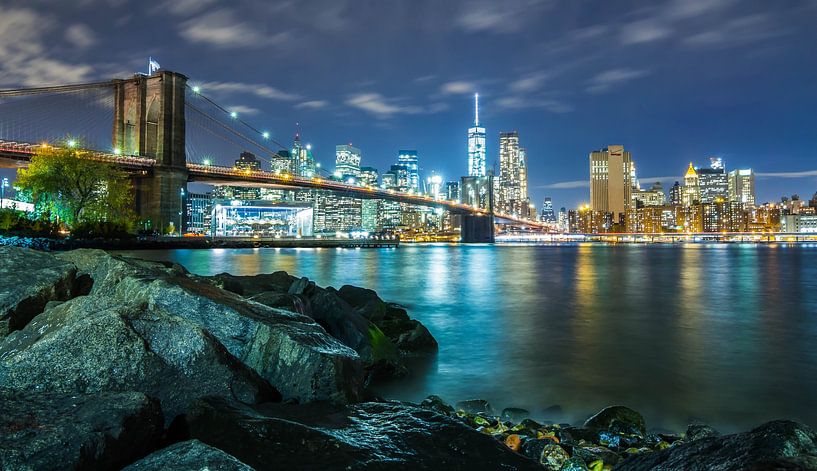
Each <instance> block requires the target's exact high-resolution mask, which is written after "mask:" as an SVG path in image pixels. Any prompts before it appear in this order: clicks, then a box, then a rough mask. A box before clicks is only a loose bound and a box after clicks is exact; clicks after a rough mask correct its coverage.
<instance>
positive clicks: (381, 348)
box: [369, 322, 399, 361]
mask: <svg viewBox="0 0 817 471" xmlns="http://www.w3.org/2000/svg"><path fill="white" fill-rule="evenodd" d="M369 342H370V343H371V344H372V358H374V361H379V360H387V361H396V360H397V359H398V358H399V352H398V351H397V347H396V346H395V345H394V343H392V341H391V340H389V338H388V337H386V334H384V333H383V331H382V330H380V329H379V328H378V327H377V326H376V325H374V324H372V323H371V322H370V323H369Z"/></svg>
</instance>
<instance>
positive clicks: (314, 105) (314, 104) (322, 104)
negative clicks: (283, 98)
mask: <svg viewBox="0 0 817 471" xmlns="http://www.w3.org/2000/svg"><path fill="white" fill-rule="evenodd" d="M327 106H329V102H327V101H324V100H309V101H304V102H301V103H298V104H297V105H295V108H298V109H308V110H319V109H321V108H326V107H327Z"/></svg>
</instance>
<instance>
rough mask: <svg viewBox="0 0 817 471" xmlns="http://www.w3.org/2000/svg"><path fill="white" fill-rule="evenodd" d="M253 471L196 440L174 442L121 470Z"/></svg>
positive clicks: (233, 458) (232, 457)
mask: <svg viewBox="0 0 817 471" xmlns="http://www.w3.org/2000/svg"><path fill="white" fill-rule="evenodd" d="M193 469H197V470H213V471H253V468H251V467H250V466H247V465H246V464H244V463H242V462H241V461H239V460H238V459H237V458H235V457H234V456H230V455H228V454H227V453H224V452H223V451H221V450H219V449H218V448H213V447H211V446H209V445H205V444H204V443H202V442H200V441H198V440H188V441H186V442H180V443H176V444H175V445H171V446H169V447H167V448H164V449H162V450H159V451H157V452H155V453H153V454H151V455H148V456H146V457H145V458H142V459H141V460H139V461H137V462H136V463H133V464H132V465H130V466H128V467H126V468H124V469H123V470H122V471H189V470H193Z"/></svg>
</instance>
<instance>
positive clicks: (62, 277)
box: [0, 246, 77, 340]
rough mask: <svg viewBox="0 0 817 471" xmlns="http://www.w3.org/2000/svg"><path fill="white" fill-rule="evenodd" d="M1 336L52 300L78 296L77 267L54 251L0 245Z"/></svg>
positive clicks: (20, 326)
mask: <svg viewBox="0 0 817 471" xmlns="http://www.w3.org/2000/svg"><path fill="white" fill-rule="evenodd" d="M0 261H2V262H0V340H2V339H3V337H5V336H6V335H8V333H9V332H13V331H15V330H19V329H22V328H23V327H25V326H26V324H28V323H29V322H30V321H31V319H33V318H34V316H36V315H37V314H39V313H41V312H43V309H45V305H46V304H47V303H48V302H49V301H52V300H58V301H65V300H67V299H69V298H71V297H72V296H75V295H76V294H77V293H75V281H76V280H75V279H76V274H77V268H76V267H75V266H74V265H73V264H72V263H69V262H65V261H62V260H59V259H56V258H54V256H53V255H51V254H48V253H45V252H39V251H37V250H31V249H24V248H20V247H5V246H0Z"/></svg>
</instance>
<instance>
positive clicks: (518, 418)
mask: <svg viewBox="0 0 817 471" xmlns="http://www.w3.org/2000/svg"><path fill="white" fill-rule="evenodd" d="M529 416H530V412H528V411H527V409H520V408H518V407H506V408H504V409H502V413H501V414H499V418H500V420H502V421H503V422H513V423H515V424H517V423H519V422H522V421H523V420H525V419H527V418H528V417H529Z"/></svg>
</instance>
